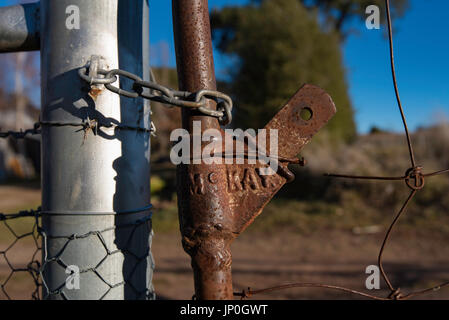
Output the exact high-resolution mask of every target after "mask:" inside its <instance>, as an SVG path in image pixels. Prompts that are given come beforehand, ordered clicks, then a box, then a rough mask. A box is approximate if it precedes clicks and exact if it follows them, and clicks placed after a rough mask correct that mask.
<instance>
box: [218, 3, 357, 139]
mask: <svg viewBox="0 0 449 320" xmlns="http://www.w3.org/2000/svg"><path fill="white" fill-rule="evenodd" d="M317 20H318V18H317V15H316V14H314V13H312V12H311V11H308V10H306V9H305V8H304V6H303V5H302V4H301V2H300V1H298V0H270V1H262V2H261V3H260V4H250V5H247V6H244V7H226V8H223V9H222V10H220V11H214V12H213V13H212V18H211V21H212V29H213V36H214V40H215V41H216V44H217V45H218V48H219V50H221V51H222V52H223V53H225V54H228V55H229V56H231V57H232V58H234V59H235V61H236V63H235V65H234V66H233V68H232V70H230V72H229V73H230V76H231V81H230V84H229V87H230V88H229V89H230V92H231V93H232V95H233V96H234V99H235V103H236V116H235V118H234V119H235V120H234V125H235V126H238V127H242V128H248V127H251V128H260V127H263V126H264V125H265V124H266V123H267V122H268V120H269V119H270V118H271V117H272V116H273V115H274V114H275V113H276V111H277V110H278V109H279V108H280V107H281V106H282V105H283V104H285V102H286V101H287V100H288V99H289V98H290V97H291V96H292V95H293V94H294V93H295V92H296V90H298V89H299V87H300V86H301V85H302V84H304V83H310V84H314V85H318V86H320V87H322V88H323V89H325V90H326V91H327V92H328V93H329V94H330V95H331V96H332V98H333V100H334V102H335V104H336V106H337V110H338V112H337V115H336V116H335V117H334V118H333V119H332V120H331V121H330V122H329V124H328V125H327V129H326V130H328V131H329V132H330V133H331V134H330V136H331V137H332V138H334V139H336V140H337V141H338V140H344V141H349V140H351V139H353V138H354V136H355V134H356V129H355V124H354V119H353V110H352V107H351V103H350V100H349V97H348V94H347V84H346V81H345V77H344V69H343V66H342V58H341V53H340V48H339V36H338V34H337V33H336V32H325V31H323V30H322V27H321V26H320V25H319V23H318V22H317Z"/></svg>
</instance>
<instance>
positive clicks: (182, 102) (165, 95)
mask: <svg viewBox="0 0 449 320" xmlns="http://www.w3.org/2000/svg"><path fill="white" fill-rule="evenodd" d="M88 67H89V64H88V65H87V66H86V67H83V68H80V69H79V70H78V74H79V76H80V78H81V79H83V80H84V81H86V82H87V83H88V84H89V85H102V84H103V85H104V86H105V87H106V89H108V90H109V91H111V92H114V93H116V94H118V95H121V96H124V97H128V98H138V97H141V98H144V99H148V100H151V101H155V102H159V103H162V104H165V105H167V107H169V108H170V107H175V106H176V107H182V108H191V109H195V110H197V111H198V112H199V113H201V114H203V115H206V116H210V117H214V118H217V119H218V121H219V122H220V124H221V125H228V124H229V123H231V121H232V99H231V98H230V97H229V96H228V95H226V94H224V93H222V92H219V91H215V90H200V91H198V92H188V91H179V90H174V89H171V88H168V87H165V86H163V85H161V84H158V83H157V82H156V81H154V80H150V81H145V80H143V79H142V78H140V77H139V76H137V75H135V74H133V73H131V72H128V71H125V70H121V69H113V70H110V71H107V70H104V69H98V70H97V75H101V76H103V77H99V76H92V75H91V74H90V73H88ZM119 77H123V78H126V79H129V80H131V81H133V83H132V86H131V90H125V89H122V88H119V87H116V86H114V85H113V83H114V82H116V81H117V80H118V78H119ZM153 79H154V78H153ZM208 100H213V101H215V102H216V103H217V110H212V109H209V108H208V107H207V102H208Z"/></svg>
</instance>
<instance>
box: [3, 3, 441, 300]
mask: <svg viewBox="0 0 449 320" xmlns="http://www.w3.org/2000/svg"><path fill="white" fill-rule="evenodd" d="M386 9H387V23H388V36H389V47H390V63H391V73H392V78H393V85H394V89H395V94H396V99H397V104H398V108H399V111H400V114H401V118H402V122H403V126H404V132H405V137H406V141H407V147H408V151H409V156H410V167H409V168H407V170H405V174H403V175H399V176H389V177H387V176H355V175H348V174H326V176H328V177H331V178H343V179H363V180H384V181H400V180H402V181H404V182H405V184H406V186H407V187H408V188H409V189H410V193H409V195H408V197H407V198H406V200H405V202H404V203H403V205H402V206H401V208H400V210H399V211H398V212H397V214H396V216H395V217H394V219H393V221H392V223H391V224H390V226H389V227H388V230H387V232H386V234H385V237H384V239H383V242H382V245H381V247H380V250H379V255H378V266H379V269H380V272H381V275H382V278H383V280H384V281H385V283H386V285H387V286H388V288H389V291H390V294H389V295H388V296H387V297H381V296H376V295H372V294H369V293H365V292H361V291H357V290H352V289H350V288H345V287H340V286H334V285H329V284H322V283H304V282H301V283H300V282H298V283H290V284H285V285H279V286H274V287H270V288H265V289H259V290H252V289H250V288H248V290H243V291H242V292H235V293H234V296H236V297H240V298H242V299H244V298H249V297H251V296H253V295H257V294H261V293H268V292H273V291H277V290H285V289H291V288H306V287H308V288H323V289H331V290H338V291H342V292H346V293H350V294H356V295H360V296H362V297H365V298H370V299H376V300H405V299H410V298H412V297H416V296H419V295H423V294H426V293H428V292H434V291H437V290H439V289H441V288H443V287H446V286H449V281H447V282H444V283H441V284H439V285H437V286H433V287H431V288H426V289H423V290H418V291H413V292H410V293H403V292H401V290H400V289H399V286H396V285H394V284H393V283H392V282H391V281H390V279H389V277H388V274H387V272H386V271H385V269H384V266H383V254H384V251H385V248H386V246H387V244H388V243H389V240H390V236H391V234H392V232H393V230H394V227H395V226H396V224H397V223H398V221H399V219H400V217H401V216H402V215H404V214H405V212H406V209H407V207H408V205H409V204H410V202H411V201H412V199H413V198H414V197H415V195H416V194H417V193H418V192H419V191H420V190H422V189H423V188H424V186H425V180H426V179H427V178H431V177H434V176H437V175H441V174H444V173H448V172H449V169H445V170H441V171H436V172H431V173H424V172H423V168H422V167H421V166H419V165H417V163H416V160H415V154H414V151H413V144H412V141H411V138H410V134H409V130H408V126H407V121H406V117H405V114H404V110H403V107H402V103H401V99H400V96H399V90H398V86H397V80H396V72H395V64H394V52H393V33H392V26H391V16H390V3H389V0H386ZM98 74H99V75H102V77H97V74H94V75H92V74H88V73H87V67H86V68H82V69H80V73H79V75H80V77H81V78H82V79H84V80H85V81H86V82H88V83H89V84H91V85H92V84H94V85H95V84H105V86H106V88H108V89H109V90H110V91H113V92H115V93H117V94H120V95H124V96H127V97H131V98H133V97H138V96H140V97H144V98H146V99H150V100H153V101H157V102H162V103H165V104H168V105H171V106H181V107H190V108H195V109H197V110H198V112H199V113H201V114H203V115H206V116H212V117H216V118H218V119H219V121H220V122H221V123H222V124H228V123H229V122H230V121H231V119H232V117H231V110H232V101H231V100H230V98H229V97H228V96H226V95H224V94H222V93H220V92H216V91H200V92H197V93H190V92H180V91H176V90H172V89H169V88H166V87H163V86H161V85H158V84H157V83H156V82H155V81H150V82H145V81H143V80H142V79H140V78H138V77H137V76H135V75H132V74H130V73H127V72H126V71H123V70H111V71H105V70H98ZM118 75H120V76H124V77H126V78H130V79H131V80H133V81H134V83H133V91H125V90H122V89H119V88H116V87H114V86H112V83H113V82H115V81H116V80H117V76H118ZM145 89H149V90H150V91H149V92H145V91H144V90H145ZM206 99H213V100H215V101H217V102H219V103H220V108H219V110H218V112H216V113H214V114H209V113H207V112H208V110H206V109H205V108H204V105H205V103H206ZM42 126H72V127H80V129H81V130H84V132H85V134H88V133H89V132H91V131H92V132H93V133H95V132H96V131H97V130H101V127H107V128H110V127H114V128H116V129H119V130H120V129H123V130H136V131H145V132H154V131H155V129H154V127H153V126H152V128H150V129H146V128H140V127H130V126H125V125H121V124H118V123H99V122H98V121H97V120H96V119H87V121H85V122H80V123H53V122H51V123H50V122H44V121H39V122H38V123H36V124H35V125H34V127H33V128H32V129H28V130H25V131H18V132H17V131H5V132H0V138H9V137H12V138H15V139H23V138H26V137H27V136H28V135H35V134H40V133H41V128H42ZM289 161H290V162H298V161H296V160H289ZM146 209H151V208H146ZM140 211H141V210H140ZM22 219H29V220H30V221H31V223H29V225H28V227H29V229H28V230H23V228H19V229H20V230H22V231H20V232H18V231H17V229H16V228H15V226H14V225H16V224H17V222H18V220H22ZM0 226H1V227H2V228H3V230H4V231H3V232H2V237H4V236H5V235H6V234H8V237H7V238H8V240H6V242H5V241H4V242H5V243H6V245H5V246H4V247H0V258H1V259H3V260H4V262H5V263H4V265H5V266H6V272H5V270H0V271H1V272H2V273H0V275H1V274H5V275H6V276H4V277H0V289H1V291H0V292H1V293H2V294H3V296H4V297H5V298H6V299H11V298H12V295H11V294H10V292H11V290H13V289H12V288H11V283H12V281H13V279H14V278H16V277H18V276H20V275H22V276H25V277H27V278H28V279H29V280H31V283H32V284H33V289H32V290H31V298H32V299H41V298H48V297H50V296H58V297H59V298H61V299H69V298H70V297H69V295H68V294H67V293H66V292H65V291H64V288H65V285H66V283H65V282H61V284H60V285H59V286H57V287H56V288H50V287H48V286H47V284H46V281H45V276H44V270H45V269H46V268H52V267H56V266H59V267H62V268H65V269H66V268H67V267H68V266H69V263H68V262H67V261H65V259H64V252H65V249H66V248H67V247H68V246H69V245H70V244H71V243H73V242H77V241H78V242H80V241H84V240H90V241H95V242H96V243H97V245H99V246H102V247H103V248H104V254H103V255H102V256H100V257H98V261H97V263H95V264H94V265H92V266H90V267H88V268H85V269H82V270H80V271H79V272H80V273H90V274H91V275H92V276H93V277H94V278H95V279H96V280H99V281H100V282H101V283H102V285H103V288H104V292H103V294H102V295H101V297H100V299H106V298H107V296H108V294H109V292H111V291H112V290H114V289H115V288H118V287H123V286H125V287H127V288H128V289H129V290H131V291H132V292H134V295H135V298H136V299H139V298H154V290H152V287H151V284H143V285H142V284H137V283H132V281H129V279H131V278H132V275H133V273H134V272H135V271H136V270H137V269H138V268H140V267H142V265H143V262H146V263H147V264H148V263H149V264H150V265H151V268H153V267H154V263H153V258H152V256H151V251H150V250H149V248H148V250H147V248H144V250H143V251H142V250H138V251H139V252H136V251H135V250H134V248H135V247H136V246H135V244H134V243H133V235H134V234H135V233H136V232H138V229H139V228H146V229H147V232H152V228H151V213H150V214H148V215H147V216H145V217H144V218H139V219H136V220H135V221H133V222H128V223H124V224H117V225H116V226H113V227H108V228H105V229H102V230H93V231H88V232H86V233H84V234H70V235H51V234H48V233H47V232H46V231H45V230H43V228H42V212H41V210H40V209H37V210H29V211H21V212H18V213H16V214H2V213H0ZM116 229H129V233H128V234H129V237H128V239H126V240H125V244H124V245H123V246H121V247H120V249H119V248H117V246H116V245H114V244H111V243H107V242H106V241H105V238H104V234H105V233H107V232H113V231H114V230H116ZM48 239H57V240H58V241H60V244H61V245H60V246H59V247H60V248H61V249H60V250H58V252H57V253H56V254H54V255H52V256H50V255H49V254H48V248H47V241H48ZM24 241H28V242H30V243H32V247H33V249H32V251H33V252H32V256H31V258H30V261H29V262H25V263H22V264H21V265H16V264H15V263H13V262H12V260H11V252H12V251H13V250H14V249H16V248H17V247H19V246H20V245H21V242H24ZM118 255H125V256H129V257H132V259H133V261H134V263H133V266H131V267H130V268H128V269H129V272H128V273H127V274H126V275H123V278H122V279H114V280H111V279H109V278H108V276H107V275H105V274H103V273H102V271H101V268H102V265H103V264H104V262H105V261H107V260H108V259H114V258H115V257H116V256H118ZM2 268H3V267H2Z"/></svg>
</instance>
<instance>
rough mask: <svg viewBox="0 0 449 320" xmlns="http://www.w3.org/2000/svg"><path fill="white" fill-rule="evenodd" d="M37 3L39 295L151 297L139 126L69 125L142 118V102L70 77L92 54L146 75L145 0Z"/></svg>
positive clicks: (145, 165) (145, 118) (145, 170)
mask: <svg viewBox="0 0 449 320" xmlns="http://www.w3.org/2000/svg"><path fill="white" fill-rule="evenodd" d="M40 9H41V44H40V48H41V66H42V76H41V80H42V84H41V85H42V112H41V122H42V123H43V124H42V126H43V128H42V230H43V234H44V237H43V279H44V284H45V286H44V297H46V298H47V299H61V298H62V299H142V298H152V297H153V289H152V285H151V278H152V269H153V261H152V256H151V252H150V247H151V232H152V231H151V221H150V220H149V219H148V217H149V215H150V206H149V203H150V186H149V181H150V165H149V157H150V137H149V133H148V132H138V131H133V130H129V131H128V130H117V129H116V130H114V128H109V129H108V128H105V127H101V128H96V127H95V126H86V127H85V128H84V130H83V129H82V128H81V129H80V127H74V126H71V125H70V124H71V123H72V124H73V123H81V122H88V123H93V122H89V121H97V122H100V121H101V122H103V123H104V122H107V123H111V124H118V123H120V124H123V125H130V126H139V127H146V128H149V127H150V109H149V103H148V102H145V101H143V100H142V99H127V98H123V97H119V95H117V94H114V93H112V92H110V91H108V90H104V88H103V87H98V88H89V87H88V86H86V84H85V82H83V81H81V79H80V78H79V76H78V70H79V68H81V67H83V66H85V65H86V63H88V61H89V60H90V59H91V57H92V56H93V55H96V56H101V57H102V58H101V59H99V60H98V61H99V62H100V64H102V65H100V67H102V68H105V69H109V70H110V69H116V68H121V69H125V70H127V71H130V72H132V73H134V74H137V75H139V76H140V77H142V78H143V79H146V80H148V79H149V66H148V63H149V56H148V52H149V48H148V46H149V30H148V15H149V8H148V1H146V0H136V1H127V0H95V1H85V0H42V1H41V8H40ZM125 82H126V81H125ZM114 85H117V83H115V84H114ZM121 85H122V86H126V85H129V84H127V83H121ZM89 90H90V91H89ZM78 280H79V286H77V284H78Z"/></svg>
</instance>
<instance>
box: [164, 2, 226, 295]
mask: <svg viewBox="0 0 449 320" xmlns="http://www.w3.org/2000/svg"><path fill="white" fill-rule="evenodd" d="M173 23H174V34H175V44H176V61H177V66H178V77H179V85H180V89H181V90H186V91H190V92H195V91H198V90H201V89H210V90H215V89H216V83H215V72H214V62H213V52H212V40H211V33H210V32H211V31H210V22H209V11H208V2H207V0H173ZM208 107H209V108H211V109H213V108H216V106H215V105H214V103H213V102H212V103H209V105H208ZM193 121H201V130H202V131H205V130H207V129H210V128H214V129H219V128H220V126H219V124H218V121H217V120H216V119H214V118H212V117H204V116H198V115H194V114H193V113H192V112H191V111H190V110H187V109H186V108H183V110H182V125H183V128H185V129H187V130H188V131H189V132H192V123H193ZM212 173H213V174H214V175H216V179H217V181H221V183H219V184H216V185H209V186H210V187H206V189H205V190H203V191H202V192H201V193H200V194H197V193H195V194H193V193H191V192H190V190H189V186H188V184H186V183H185V182H186V181H190V180H191V179H195V177H202V176H203V175H207V174H212ZM177 174H178V186H179V188H178V201H179V208H180V210H179V215H180V224H181V229H182V230H183V231H182V234H183V247H184V249H185V250H186V251H187V252H188V253H189V254H190V255H191V256H192V267H193V271H194V276H195V288H196V289H195V294H196V297H198V298H200V299H232V297H233V292H232V276H231V262H232V258H231V251H230V248H229V246H230V242H231V239H232V238H233V237H232V234H231V231H230V229H229V225H230V222H231V221H230V219H229V217H231V216H232V215H231V213H232V212H231V211H230V207H229V206H228V205H227V204H228V203H229V196H228V194H227V192H226V187H225V185H224V182H225V181H226V166H225V165H203V164H201V165H189V166H186V165H180V166H178V172H177ZM210 213H213V214H210ZM205 238H207V241H203V240H204V239H205Z"/></svg>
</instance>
